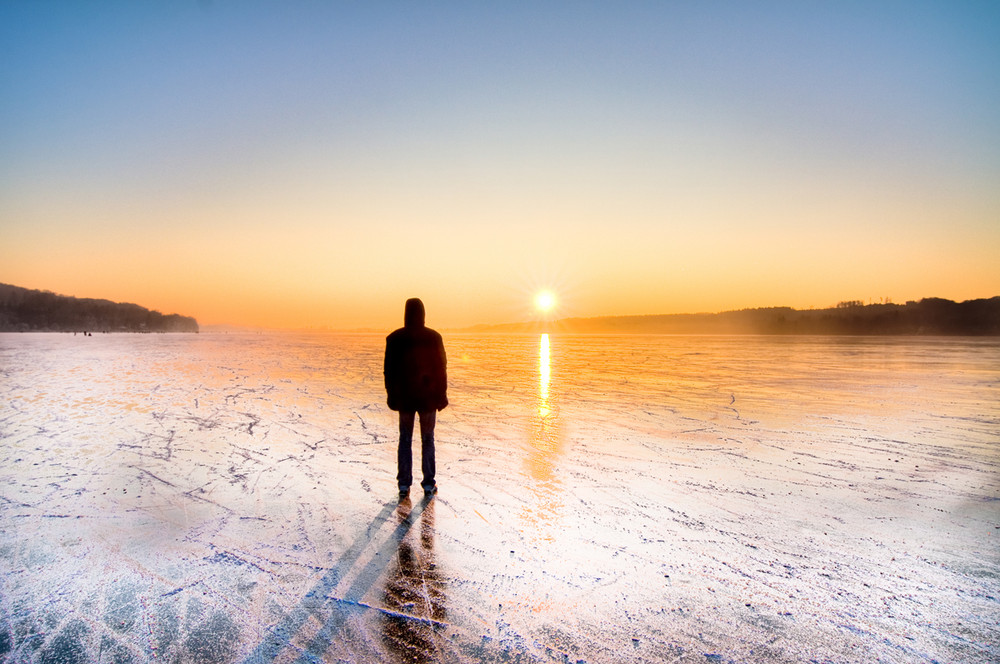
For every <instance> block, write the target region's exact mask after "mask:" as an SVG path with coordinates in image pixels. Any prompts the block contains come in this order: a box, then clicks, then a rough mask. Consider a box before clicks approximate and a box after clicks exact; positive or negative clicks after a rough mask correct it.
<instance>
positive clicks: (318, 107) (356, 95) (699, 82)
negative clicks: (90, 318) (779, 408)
mask: <svg viewBox="0 0 1000 664" xmlns="http://www.w3.org/2000/svg"><path fill="white" fill-rule="evenodd" d="M998 44H1000V9H998V5H997V4H996V3H970V2H874V3H870V2H858V3H850V2H844V3H841V2H838V3H812V2H788V3H741V2H732V3H726V2H707V3H672V2H664V3H624V4H623V5H621V6H620V5H618V4H610V3H538V6H536V3H523V4H521V3H505V4H503V5H502V6H500V5H492V4H487V3H471V4H469V3H423V4H418V3H324V2H289V3H270V2H210V3H198V2H172V3H155V2H107V3H102V2H97V3H59V2H44V3H36V2H3V3H2V4H0V99H2V103H0V154H2V155H3V157H2V159H0V244H2V247H3V248H0V281H5V282H10V283H17V284H19V285H24V286H28V287H33V288H48V289H51V290H56V291H58V292H65V293H69V294H74V295H80V296H99V297H110V298H111V299H129V300H133V301H139V302H140V303H143V304H146V305H148V306H154V307H156V308H162V309H171V308H173V309H182V310H183V312H184V313H193V314H195V315H198V316H199V319H200V320H203V321H209V322H234V323H247V324H274V325H281V324H288V325H300V324H302V325H305V324H315V325H333V326H354V325H369V324H370V325H376V326H377V325H382V324H385V322H387V319H385V318H383V314H382V313H381V312H383V311H385V310H390V309H391V317H392V319H393V320H394V319H395V318H397V317H398V315H397V314H398V312H397V311H396V309H398V306H396V302H397V301H401V300H400V298H405V297H408V296H410V295H411V294H419V295H421V296H423V297H425V299H427V298H430V299H431V300H432V301H435V302H436V303H438V306H439V309H438V311H440V312H441V315H442V317H443V318H444V319H445V320H446V322H448V323H449V324H455V325H460V324H473V323H477V322H499V321H503V320H509V319H511V318H514V319H520V318H523V317H524V316H525V315H528V314H530V310H527V309H525V308H524V307H528V306H529V305H530V301H531V297H532V294H533V291H534V290H536V289H538V288H542V287H545V288H554V289H556V290H557V291H559V295H560V301H561V302H562V303H563V304H564V308H563V310H562V313H563V314H566V315H602V314H623V313H661V312H664V313H665V312H671V311H696V310H698V311H700V310H719V309H726V308H740V307H746V306H767V305H780V304H788V305H792V306H826V305H830V304H834V303H835V302H836V301H837V300H838V299H870V298H873V297H893V298H895V299H897V301H899V300H905V299H907V298H913V297H923V296H930V295H940V296H944V297H952V298H955V299H966V298H972V297H983V296H989V295H996V294H998V293H1000V269H998V268H997V267H996V266H995V265H994V263H996V262H997V261H995V259H993V256H995V255H996V254H997V250H998V249H1000V194H998V191H1000V186H998V184H1000V113H998V112H997V109H998V108H1000V46H998ZM872 247H877V248H878V250H876V249H873V248H872ZM414 291H417V292H416V293H414ZM241 298H243V299H241ZM526 303H527V304H526ZM255 307H256V308H257V309H267V311H269V312H270V314H269V316H270V317H268V316H263V315H262V314H260V312H259V311H258V312H257V313H256V314H254V315H250V314H249V313H248V312H250V311H253V310H254V308H255ZM430 311H432V308H430V305H429V312H430ZM254 316H256V317H254ZM384 321H385V322H384Z"/></svg>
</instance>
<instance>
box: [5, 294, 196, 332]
mask: <svg viewBox="0 0 1000 664" xmlns="http://www.w3.org/2000/svg"><path fill="white" fill-rule="evenodd" d="M86 331H89V332H198V321H196V320H195V319H194V318H191V317H190V316H181V315H180V314H161V313H160V312H159V311H151V310H149V309H146V308H145V307H141V306H139V305H138V304H130V303H125V302H111V301H110V300H96V299H90V298H76V297H70V296H67V295H57V294H55V293H52V292H49V291H39V290H29V289H27V288H21V287H19V286H11V285H9V284H0V332H86Z"/></svg>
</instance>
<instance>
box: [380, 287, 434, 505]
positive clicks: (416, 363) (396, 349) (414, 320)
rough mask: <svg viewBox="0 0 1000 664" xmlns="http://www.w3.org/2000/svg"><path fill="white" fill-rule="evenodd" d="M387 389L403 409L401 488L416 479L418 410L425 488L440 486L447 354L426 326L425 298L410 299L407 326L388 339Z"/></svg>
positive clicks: (391, 399) (392, 402) (430, 491)
mask: <svg viewBox="0 0 1000 664" xmlns="http://www.w3.org/2000/svg"><path fill="white" fill-rule="evenodd" d="M384 374H385V391H386V394H387V395H388V399H387V401H388V404H389V408H390V409H392V410H397V411H399V451H398V452H397V454H396V462H397V465H398V469H399V472H398V473H397V475H396V480H397V483H398V484H399V493H400V494H401V495H405V494H407V493H409V491H410V484H412V483H413V451H412V441H413V423H414V420H415V419H416V414H417V413H420V442H421V447H420V455H421V464H420V466H421V470H422V471H423V474H424V477H423V480H422V481H421V482H420V485H421V486H422V487H423V489H424V492H425V493H427V494H433V493H436V492H437V484H436V483H435V481H434V474H435V465H434V422H435V419H436V416H437V411H439V410H441V409H443V408H444V407H445V406H447V405H448V396H447V392H448V374H447V359H446V358H445V354H444V342H443V341H442V340H441V335H440V334H438V333H437V332H435V331H434V330H432V329H430V328H429V327H426V326H424V303H423V302H421V301H420V300H418V299H417V298H411V299H409V300H407V301H406V309H405V313H404V316H403V327H401V328H399V329H398V330H396V331H395V332H393V333H392V334H390V335H389V336H388V337H386V339H385V365H384Z"/></svg>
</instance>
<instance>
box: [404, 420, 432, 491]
mask: <svg viewBox="0 0 1000 664" xmlns="http://www.w3.org/2000/svg"><path fill="white" fill-rule="evenodd" d="M410 417H411V419H410V436H411V437H412V436H413V419H412V415H411V416H410ZM436 421H437V411H436V410H433V409H432V410H425V411H421V413H420V468H421V470H423V472H424V480H423V481H422V482H421V483H420V486H422V487H423V488H424V491H433V490H434V488H435V487H436V486H437V485H436V484H435V482H434V475H435V471H436V466H435V464H434V423H435V422H436ZM407 449H409V446H407Z"/></svg>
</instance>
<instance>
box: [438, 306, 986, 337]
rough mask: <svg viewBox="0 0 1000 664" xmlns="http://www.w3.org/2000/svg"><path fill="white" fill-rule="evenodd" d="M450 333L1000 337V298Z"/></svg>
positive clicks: (564, 322)
mask: <svg viewBox="0 0 1000 664" xmlns="http://www.w3.org/2000/svg"><path fill="white" fill-rule="evenodd" d="M451 331H452V332H469V333H518V332H530V333H541V332H563V333H571V334H678V335H683V334H690V335H695V334H703V335H704V334H718V335H771V336H780V335H785V336H792V335H842V336H1000V297H993V298H990V299H979V300H967V301H965V302H953V301H951V300H944V299H941V298H926V299H923V300H920V301H919V302H907V303H906V304H891V303H887V304H868V305H866V304H863V303H861V302H842V303H840V304H839V305H837V306H836V307H831V308H827V309H792V308H791V307H767V308H760V309H742V310H739V311H725V312H721V313H714V314H710V313H700V314H653V315H642V316H600V317H596V318H563V319H559V320H554V321H531V322H522V323H506V324H501V325H475V326H472V327H466V328H461V329H456V330H451Z"/></svg>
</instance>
